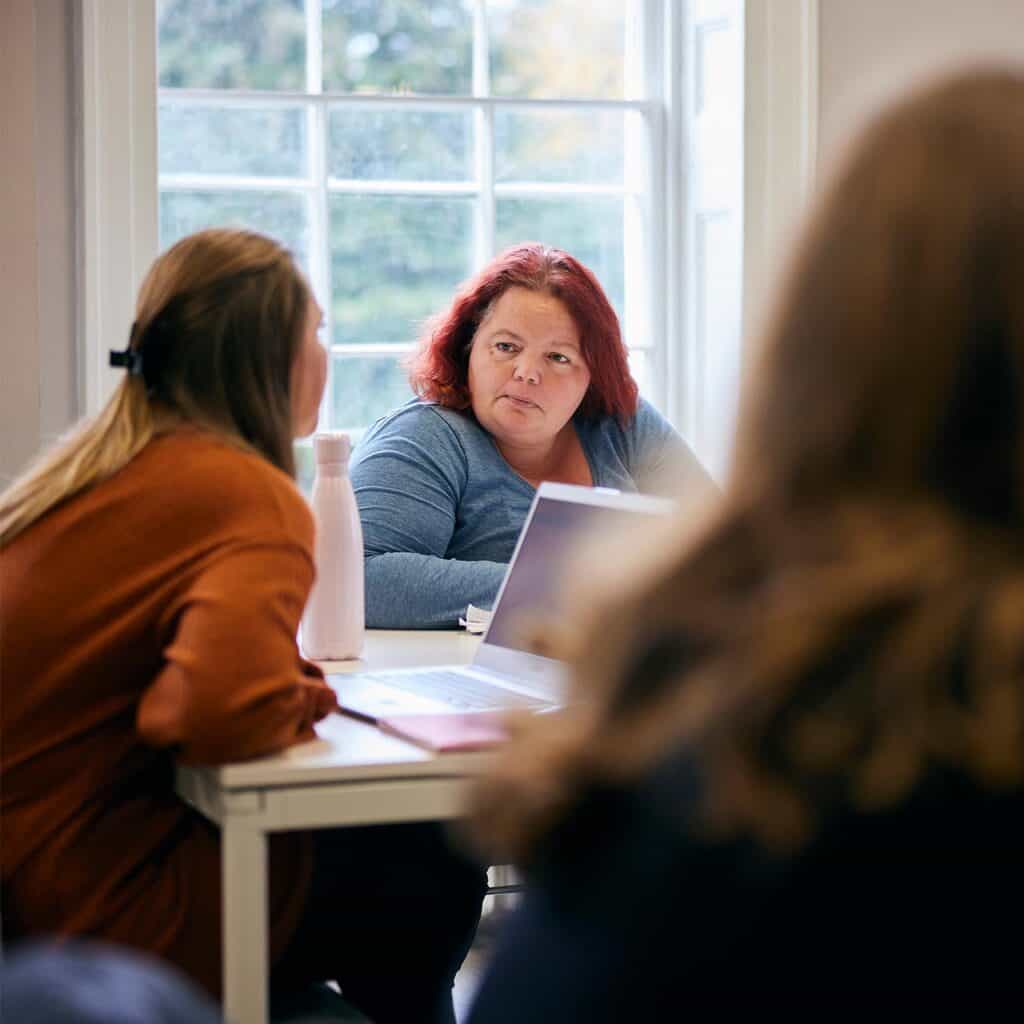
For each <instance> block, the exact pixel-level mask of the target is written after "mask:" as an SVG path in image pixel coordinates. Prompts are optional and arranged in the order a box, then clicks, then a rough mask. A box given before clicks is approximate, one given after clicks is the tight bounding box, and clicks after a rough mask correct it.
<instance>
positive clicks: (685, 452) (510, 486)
mask: <svg viewBox="0 0 1024 1024" xmlns="http://www.w3.org/2000/svg"><path fill="white" fill-rule="evenodd" d="M410 380H411V383H412V386H413V390H414V391H415V392H416V393H417V394H418V395H419V398H416V399H413V400H412V401H410V402H408V403H406V404H405V405H403V406H402V407H400V408H399V409H397V410H396V411H394V412H392V413H390V414H389V415H388V416H385V417H384V418H383V419H381V420H379V421H378V422H377V423H375V424H374V425H373V427H371V428H370V430H369V431H368V432H367V435H366V437H365V438H364V439H363V441H362V443H361V444H360V445H359V446H358V448H357V449H356V451H355V453H354V455H353V459H352V469H351V476H352V483H353V486H354V488H355V492H356V499H357V501H358V503H359V513H360V519H361V521H362V527H363V540H364V546H365V551H366V624H367V625H368V626H371V627H379V628H389V629H400V628H445V627H447V628H451V627H454V626H456V625H457V622H458V618H459V616H460V615H465V613H466V606H467V605H468V604H470V603H472V604H474V605H477V606H479V607H483V608H490V607H491V605H492V603H493V601H494V598H495V597H496V595H497V592H498V587H499V586H500V585H501V580H502V577H503V576H504V574H505V568H506V566H507V564H508V562H509V560H510V559H511V558H512V553H513V551H514V549H515V546H516V541H517V539H518V537H519V532H520V530H521V529H522V526H523V523H524V522H525V520H526V514H527V512H528V510H529V507H530V502H531V501H532V500H533V496H534V493H535V491H536V488H537V485H538V484H539V483H540V482H541V481H542V480H550V481H557V482H561V483H569V484H582V485H585V486H592V485H593V486H597V487H614V488H617V489H620V490H626V491H645V492H649V493H655V494H670V495H672V496H676V497H679V498H680V499H681V500H685V501H687V502H689V501H691V500H695V499H698V498H701V497H704V496H706V495H707V494H708V493H709V492H710V491H711V490H712V489H713V488H712V487H711V485H710V482H709V478H708V476H707V474H706V473H705V472H704V470H703V468H702V467H701V465H700V463H699V462H698V461H697V459H696V458H695V457H694V455H693V453H692V452H691V451H690V449H689V448H688V447H687V445H686V442H685V441H683V439H682V438H681V437H680V436H679V434H678V433H677V432H676V430H675V429H674V428H673V427H672V426H671V425H670V424H669V423H668V422H667V421H666V420H665V419H663V418H662V416H661V415H659V413H658V412H657V411H656V410H655V409H654V407H653V406H651V405H650V404H649V403H648V402H646V401H645V400H644V399H642V398H640V397H639V392H638V389H637V385H636V382H635V381H634V380H633V378H632V376H631V375H630V372H629V365H628V361H627V351H626V346H625V345H624V344H623V341H622V335H621V332H620V330H619V321H618V318H617V317H616V315H615V311H614V310H613V309H612V307H611V304H610V303H609V301H608V298H607V296H606V295H605V294H604V291H603V290H602V288H601V285H600V284H599V283H598V281H597V278H596V277H594V275H593V274H592V273H591V272H590V271H589V270H588V269H587V268H586V267H584V266H583V264H581V263H580V262H579V261H578V260H576V259H574V258H573V257H572V256H570V255H569V254H568V253H565V252H563V251H562V250H560V249H554V248H550V247H548V246H544V245H539V244H537V243H524V244H522V245H517V246H514V247H512V248H511V249H508V250H506V251H505V252H503V253H502V254H501V255H499V256H497V257H496V258H495V259H494V260H493V261H492V262H491V263H490V264H488V265H487V266H486V267H484V269H483V270H481V271H480V273H479V274H477V275H476V277H474V278H473V279H472V280H470V281H469V282H467V283H466V284H465V285H464V286H463V288H462V289H461V290H460V291H459V293H458V294H457V295H456V296H455V299H454V301H453V302H452V305H451V307H450V308H449V309H448V310H447V311H446V312H445V313H444V314H442V315H441V316H440V317H438V318H437V319H436V320H435V321H434V322H433V323H432V324H431V325H430V327H429V328H428V330H427V332H426V333H425V335H424V336H423V338H422V339H421V341H420V345H419V349H418V350H417V352H416V353H415V355H414V357H413V361H412V363H411V373H410Z"/></svg>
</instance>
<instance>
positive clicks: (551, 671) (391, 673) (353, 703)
mask: <svg viewBox="0 0 1024 1024" xmlns="http://www.w3.org/2000/svg"><path fill="white" fill-rule="evenodd" d="M674 508H675V504H674V502H672V501H669V500H667V499H665V498H654V497H650V496H648V495H639V494H623V493H620V492H619V491H613V490H609V489H607V488H600V487H576V486H573V485H570V484H551V483H542V484H541V485H540V487H539V488H538V490H537V493H536V495H535V496H534V499H533V504H532V505H531V506H530V511H529V514H528V515H527V517H526V522H525V523H524V524H523V529H522V531H521V533H520V534H519V541H518V543H517V544H516V549H515V552H514V553H513V555H512V560H511V561H510V562H509V565H508V569H507V571H506V572H505V578H504V580H503V581H502V584H501V589H500V590H499V591H498V596H497V598H496V600H495V602H494V610H493V612H492V614H491V620H490V623H489V624H488V627H487V630H486V632H485V633H484V635H483V638H482V640H481V642H480V645H479V647H478V648H477V651H476V654H475V656H474V658H473V661H472V662H471V663H470V664H469V665H441V666H432V667H429V668H427V667H424V668H412V669H390V670H387V671H379V672H366V673H353V674H351V675H343V674H338V675H331V676H328V681H329V682H330V683H331V684H332V686H333V687H334V689H335V691H336V692H337V694H338V702H339V704H340V705H341V707H342V708H343V710H345V711H347V712H349V713H350V714H354V715H358V716H359V717H361V718H366V719H369V720H370V721H377V720H379V719H382V718H389V717H392V716H395V715H409V714H435V715H436V714H443V713H445V712H452V713H465V712H467V711H497V710H503V709H507V708H525V709H527V710H535V711H541V710H544V709H546V708H553V707H556V706H557V705H558V704H559V703H560V702H561V700H562V697H563V694H564V688H565V682H566V672H565V666H564V664H563V663H562V662H560V661H556V660H554V659H552V658H547V657H543V656H541V655H538V654H534V653H532V652H531V651H529V650H527V648H526V646H525V645H524V636H523V634H524V632H525V630H524V626H526V625H527V624H528V623H529V622H530V621H539V620H544V619H547V618H550V616H551V615H557V614H558V607H557V599H558V596H559V592H560V586H561V583H562V577H561V574H562V568H563V566H564V565H565V563H566V558H567V556H568V555H569V553H570V552H571V551H572V548H573V545H574V544H576V543H577V542H578V541H579V539H580V538H581V537H582V536H583V535H585V534H586V533H587V532H588V531H596V530H600V531H609V532H614V533H618V534H620V535H621V532H622V531H623V530H624V529H627V528H628V527H630V526H636V525H638V524H637V520H638V519H639V520H641V522H640V523H639V526H640V527H641V528H642V527H643V519H644V518H645V517H650V516H664V515H667V514H669V513H671V512H672V511H673V509H674Z"/></svg>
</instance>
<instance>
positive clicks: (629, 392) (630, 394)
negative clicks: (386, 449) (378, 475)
mask: <svg viewBox="0 0 1024 1024" xmlns="http://www.w3.org/2000/svg"><path fill="white" fill-rule="evenodd" d="M509 288H527V289H529V290H530V291H532V292H545V293H547V294H549V295H553V296H554V297H555V298H557V299H559V300H560V301H561V302H563V303H564V304H565V307H566V309H568V311H569V315H570V316H571V317H572V319H573V322H574V323H575V324H576V330H577V331H579V336H580V348H581V352H582V355H583V359H584V360H585V362H586V364H587V368H588V369H589V370H590V387H588V388H587V393H586V394H585V395H584V396H583V401H582V402H580V405H579V410H578V411H579V413H580V415H581V416H583V417H584V418H586V419H596V418H598V417H599V416H614V417H615V418H616V419H618V420H619V422H620V423H622V422H624V421H626V420H627V419H629V418H630V417H632V416H634V415H635V414H636V409H637V401H638V394H639V390H638V388H637V385H636V381H635V380H633V378H632V376H631V375H630V372H629V363H628V360H627V356H626V346H625V345H624V344H623V342H622V332H621V331H620V329H619V318H618V317H617V316H616V315H615V310H614V309H612V306H611V303H610V302H609V301H608V297H607V296H606V295H605V293H604V290H603V289H602V288H601V285H600V284H598V281H597V278H596V277H595V276H594V275H593V274H592V273H591V272H590V271H589V270H588V269H587V268H586V267H585V266H583V264H582V263H580V262H579V260H576V259H573V257H572V256H570V255H569V254H568V253H567V252H563V251H562V250H561V249H552V248H550V247H549V246H546V245H541V244H539V243H538V242H523V243H521V244H520V245H514V246H512V248H511V249H506V250H505V251H504V252H503V253H501V254H500V255H499V256H496V257H495V258H494V259H493V260H492V261H491V262H490V263H489V264H488V265H487V266H486V267H484V269H483V270H481V271H480V273H479V274H477V275H476V277H474V278H471V279H470V280H469V281H467V282H466V283H465V284H464V285H462V287H461V288H460V289H459V291H458V292H457V293H456V296H455V299H454V301H453V302H452V304H451V306H450V308H449V309H448V311H447V312H446V313H443V314H442V315H441V316H439V317H437V318H435V319H434V320H433V321H431V322H430V323H429V324H428V326H427V329H426V331H425V332H424V334H423V335H422V337H421V338H420V342H419V347H418V348H417V350H416V352H415V353H414V354H413V355H412V357H411V358H410V360H409V363H408V367H409V383H410V384H411V385H412V389H413V391H415V392H416V394H418V395H419V396H420V397H421V398H425V399H427V400H428V401H432V402H437V404H438V405H443V406H447V407H448V408H449V409H466V408H468V407H469V405H470V395H469V349H470V345H471V343H472V341H473V336H474V335H475V334H476V330H477V328H478V327H479V326H480V324H481V322H482V321H483V319H484V317H485V316H486V314H487V311H488V310H489V309H490V308H491V306H492V305H493V304H494V303H495V302H496V301H497V300H498V299H499V298H500V297H501V296H502V295H503V294H504V293H505V292H506V291H508V289H509Z"/></svg>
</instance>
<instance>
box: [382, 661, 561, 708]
mask: <svg viewBox="0 0 1024 1024" xmlns="http://www.w3.org/2000/svg"><path fill="white" fill-rule="evenodd" d="M363 678H364V679H372V680H374V682H377V683H382V684H383V685H384V686H390V687H393V688H394V689H396V690H403V691H405V692H406V693H415V694H418V695H419V696H421V697H430V698H431V699H432V700H440V701H444V703H445V704H449V705H451V706H452V707H453V708H456V709H458V710H459V711H492V710H498V709H500V708H540V707H545V706H546V705H547V703H548V702H547V701H542V700H538V699H537V698H536V697H527V696H525V695H524V694H521V693H516V692H515V690H507V689H505V688H504V687H503V686H494V685H492V684H491V683H486V682H484V681H483V680H482V679H477V678H476V677H470V676H464V675H461V674H460V673H458V672H451V671H445V670H443V669H442V670H439V671H437V672H427V671H418V672H416V673H409V674H404V673H395V674H393V675H392V674H388V673H382V674H379V675H375V674H373V673H370V672H368V673H365V674H364V675H363Z"/></svg>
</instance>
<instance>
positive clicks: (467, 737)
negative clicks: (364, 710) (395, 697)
mask: <svg viewBox="0 0 1024 1024" xmlns="http://www.w3.org/2000/svg"><path fill="white" fill-rule="evenodd" d="M505 714H506V713H505V712H504V711H468V712H465V713H462V714H460V713H457V712H452V713H448V714H440V715H391V716H389V717H388V718H378V719H377V725H378V726H379V727H380V728H381V729H383V730H384V731H385V732H390V733H394V734H395V735H396V736H401V737H402V739H404V740H411V741H412V742H413V743H418V744H419V745H420V746H421V747H426V748H427V749H428V750H437V751H443V750H482V749H483V748H485V747H493V746H494V745H495V744H497V743H502V742H503V741H504V740H505V739H507V738H508V734H507V733H506V731H505V727H504V725H503V724H502V723H503V721H504V718H505Z"/></svg>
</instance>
